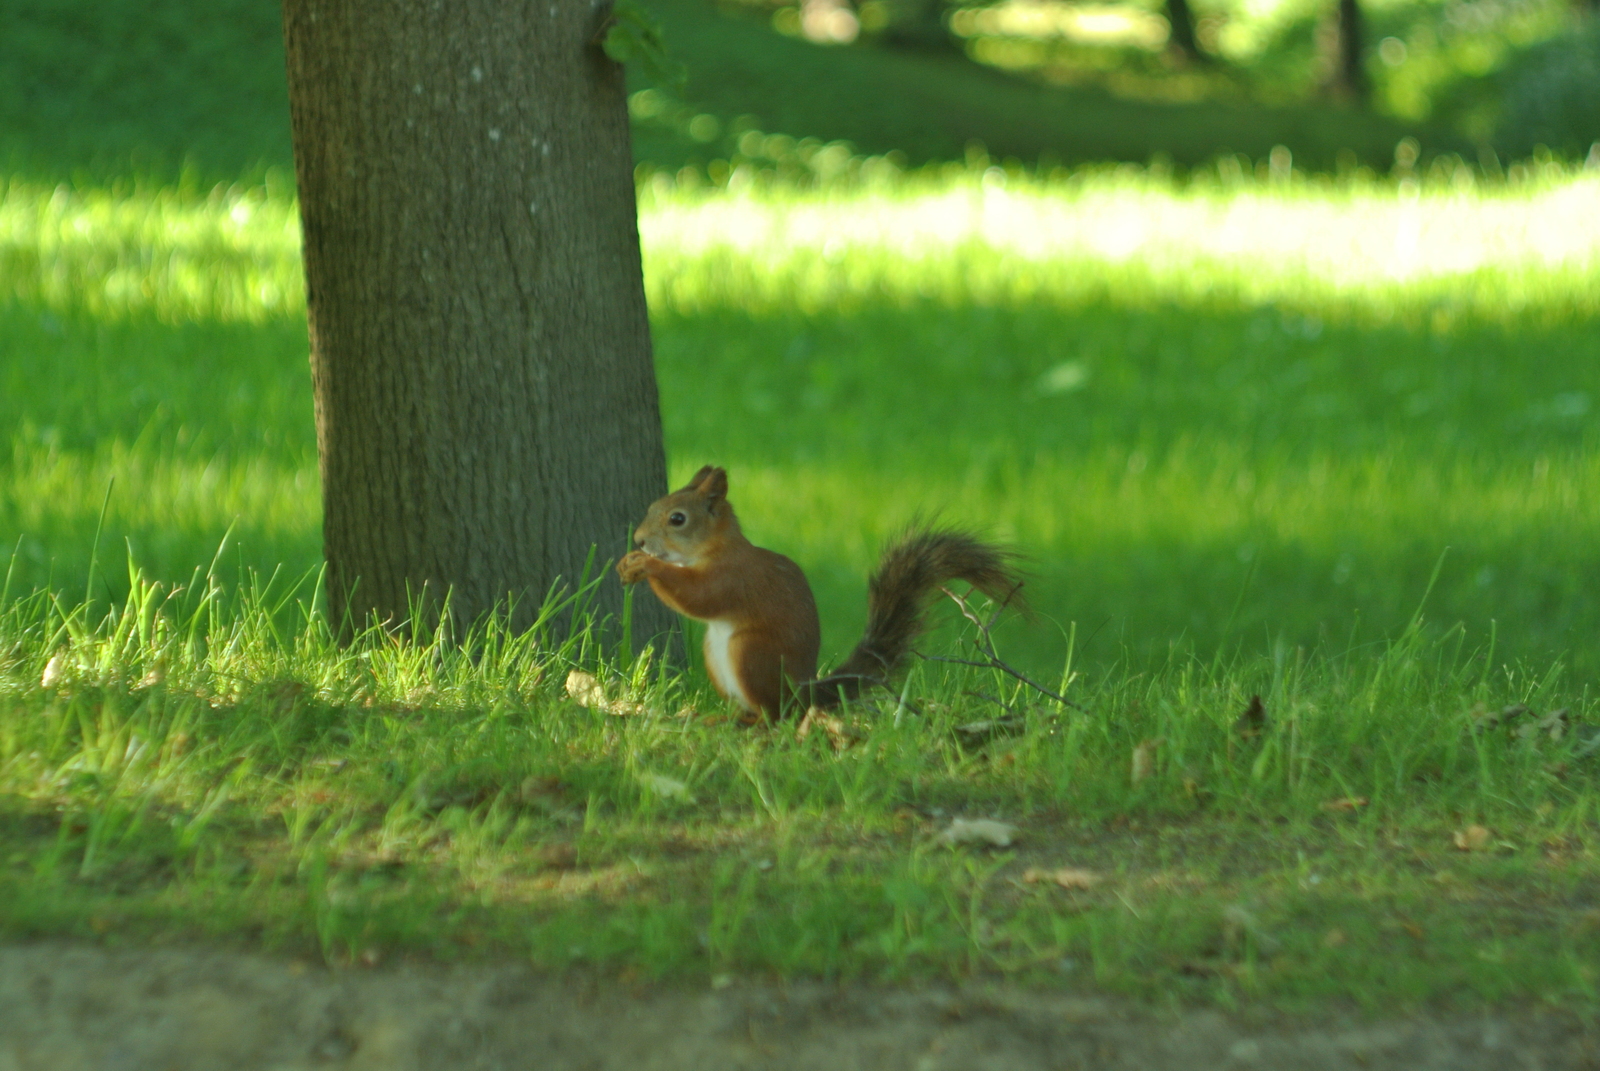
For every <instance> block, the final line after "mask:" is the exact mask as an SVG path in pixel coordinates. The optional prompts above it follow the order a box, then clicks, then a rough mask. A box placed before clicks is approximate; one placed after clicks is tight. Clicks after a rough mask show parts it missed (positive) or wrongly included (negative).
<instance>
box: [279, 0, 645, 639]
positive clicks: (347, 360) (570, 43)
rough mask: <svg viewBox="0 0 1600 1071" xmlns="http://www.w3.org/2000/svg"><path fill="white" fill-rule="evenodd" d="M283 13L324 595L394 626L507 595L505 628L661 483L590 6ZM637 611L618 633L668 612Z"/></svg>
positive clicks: (626, 172)
mask: <svg viewBox="0 0 1600 1071" xmlns="http://www.w3.org/2000/svg"><path fill="white" fill-rule="evenodd" d="M605 10H609V6H608V7H607V8H606V9H605ZM283 13H284V38H285V42H286V46H287V53H288V73H289V100H290V110H291V119H292V128H293V136H294V154H295V171H296V177H297V179H298V181H299V193H300V212H301V221H302V226H303V231H304V243H305V268H306V311H307V319H308V321H309V328H310V342H311V372H312V380H313V386H314V391H315V402H316V422H317V445H318V451H319V455H320V467H321V475H322V500H323V511H324V518H323V538H324V547H325V554H326V557H327V562H328V574H327V584H328V595H329V600H330V608H331V610H332V611H333V613H334V614H335V615H336V616H344V615H346V613H347V612H348V617H347V620H348V621H350V623H352V624H354V625H357V626H359V625H362V624H364V623H366V622H367V621H368V620H371V619H372V617H373V615H375V616H376V618H377V619H378V620H381V621H385V622H390V623H392V624H401V623H403V622H405V621H406V619H407V616H408V613H409V612H410V611H411V609H412V608H413V607H414V606H417V605H423V606H425V607H427V608H428V609H427V614H428V615H429V616H430V617H431V616H432V615H435V614H437V612H438V607H439V605H440V600H441V599H442V597H443V596H444V595H445V594H446V592H448V593H449V600H450V603H449V605H450V616H451V617H452V618H453V619H454V620H455V621H456V622H471V621H473V620H475V619H477V618H479V617H480V616H481V615H482V614H484V613H485V612H487V611H489V610H491V609H492V608H494V607H495V606H496V605H501V604H504V602H505V600H506V599H507V597H508V596H510V597H512V598H513V599H515V600H516V604H517V611H516V614H515V615H514V617H513V624H514V625H516V626H519V627H520V626H524V625H526V624H527V623H528V622H529V621H530V620H531V618H532V614H533V613H534V611H535V610H536V609H537V607H538V604H539V603H540V602H541V601H542V598H543V596H544V595H545V593H546V591H547V590H548V589H549V588H550V587H551V586H552V585H553V584H556V583H558V582H559V583H561V584H565V585H567V586H568V587H572V586H574V585H575V584H576V583H577V581H578V579H579V576H580V574H581V572H582V570H583V567H584V564H585V560H586V558H587V557H588V555H589V552H590V548H591V547H593V546H595V545H598V547H599V554H598V559H597V561H596V563H595V564H596V567H597V568H598V567H603V565H604V563H605V561H606V559H607V558H614V557H616V556H617V555H618V554H620V553H621V552H622V551H624V550H626V549H627V547H628V545H629V542H630V540H629V533H630V531H631V528H632V526H633V525H634V524H635V523H637V521H638V519H639V518H641V517H642V516H643V515H644V509H645V507H646V506H647V505H648V504H649V503H650V502H651V501H652V500H654V499H655V498H656V497H657V496H659V495H660V494H662V493H663V492H664V491H665V489H666V472H665V461H664V455H663V450H662V439H661V420H660V414H659V411H658V404H657V395H656V383H655V373H654V370H653V367H652V364H651V353H650V333H649V324H648V320H647V317H646V311H645V300H644V283H643V277H642V273H641V269H640V263H639V235H638V222H637V216H636V206H635V200H634V188H633V165H632V159H631V155H630V151H629V140H628V137H629V135H628V118H627V106H626V95H625V88H624V84H623V77H622V70H621V68H620V67H619V66H618V65H616V64H615V63H613V62H612V61H611V60H609V59H608V58H606V56H605V55H604V54H603V53H602V52H601V51H600V49H599V48H598V47H595V46H594V44H593V41H594V39H595V37H596V34H597V32H598V31H599V29H600V27H601V20H602V17H603V11H602V9H600V8H598V7H595V6H591V4H590V3H589V2H588V0H557V2H555V3H550V4H546V3H543V2H539V3H510V2H508V0H450V2H449V3H441V2H439V0H433V2H429V3H424V2H422V0H283ZM602 591H603V592H607V593H609V596H610V602H609V603H608V604H604V605H605V608H608V609H611V610H615V609H617V608H618V607H620V589H619V588H618V586H617V585H615V584H614V583H613V584H605V585H603V586H602ZM646 603H648V604H646ZM646 603H641V604H640V606H639V607H637V608H636V610H635V615H636V616H635V635H639V634H640V631H641V628H642V629H643V630H644V632H645V634H652V633H654V632H657V631H664V630H665V629H666V628H667V627H669V620H670V619H669V615H668V614H667V613H666V611H665V610H664V609H663V608H661V607H659V606H658V605H656V604H655V602H654V600H647V601H646Z"/></svg>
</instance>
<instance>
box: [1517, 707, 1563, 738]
mask: <svg viewBox="0 0 1600 1071" xmlns="http://www.w3.org/2000/svg"><path fill="white" fill-rule="evenodd" d="M1569 713H1570V712H1569V711H1568V710H1567V708H1566V707H1562V708H1561V709H1560V710H1552V711H1551V712H1550V713H1548V714H1546V715H1545V716H1544V717H1542V718H1540V719H1539V720H1538V721H1534V722H1529V723H1527V724H1525V725H1523V726H1522V727H1520V728H1519V729H1518V730H1517V736H1518V738H1520V739H1522V740H1529V739H1532V738H1534V737H1539V736H1547V737H1549V738H1550V739H1551V740H1560V739H1561V738H1562V737H1563V736H1565V735H1567V729H1568V728H1569V727H1570V726H1569V724H1568V717H1569Z"/></svg>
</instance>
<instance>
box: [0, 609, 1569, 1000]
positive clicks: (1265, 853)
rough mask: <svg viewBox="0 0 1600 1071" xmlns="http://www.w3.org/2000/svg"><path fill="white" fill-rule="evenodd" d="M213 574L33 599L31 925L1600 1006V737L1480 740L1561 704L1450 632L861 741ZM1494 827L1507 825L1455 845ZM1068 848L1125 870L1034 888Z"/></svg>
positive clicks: (882, 729) (1184, 672) (375, 954)
mask: <svg viewBox="0 0 1600 1071" xmlns="http://www.w3.org/2000/svg"><path fill="white" fill-rule="evenodd" d="M197 579H199V582H198V583H196V584H194V585H192V586H191V587H189V588H188V589H187V590H186V591H185V592H182V593H176V594H173V595H170V596H169V595H168V594H167V593H165V592H163V591H162V590H160V589H158V588H155V587H150V586H146V585H145V584H143V583H142V582H141V581H139V580H138V578H135V583H134V595H133V597H132V598H131V599H130V600H129V602H128V603H127V604H126V606H125V608H124V609H123V610H122V611H121V612H120V613H118V614H117V615H114V616H113V617H112V618H109V619H107V620H106V621H104V622H103V623H101V624H100V625H99V626H98V627H97V628H92V629H91V628H89V627H88V623H87V622H86V621H85V619H84V618H82V617H81V616H75V615H73V614H72V613H71V612H70V611H67V612H62V611H61V610H59V609H58V608H57V607H55V606H53V605H51V604H50V603H49V602H47V601H46V600H44V599H41V598H33V599H25V600H20V601H17V600H13V601H11V602H10V603H9V604H8V606H7V609H6V613H5V616H4V619H3V620H0V635H3V637H4V641H5V642H6V644H7V645H8V650H9V654H8V655H7V658H6V661H5V664H4V667H3V669H0V686H3V687H4V694H5V696H6V699H5V702H4V704H3V706H0V787H3V789H4V792H3V794H0V835H3V841H0V845H3V849H4V852H5V854H4V856H0V894H3V895H0V905H3V906H0V928H3V930H4V931H6V932H9V933H12V934H29V933H68V934H77V935H81V936H85V937H99V938H102V939H105V940H109V941H112V942H118V943H125V942H135V943H137V942H144V941H149V940H160V939H163V938H170V937H175V936H176V937H186V938H195V937H203V938H207V939H211V940H220V941H222V942H224V943H229V944H239V943H249V944H257V945H265V946H266V947H268V948H273V949H277V950H281V951H288V952H292V953H298V954H306V953H310V954H313V955H316V954H320V955H322V956H326V957H327V958H328V959H330V960H332V961H334V962H374V961H376V960H377V959H380V958H384V957H392V956H395V955H406V954H414V953H419V952H420V953H423V954H432V955H437V956H442V957H445V958H456V957H460V956H474V955H484V954H488V955H495V956H507V955H509V956H513V957H520V958H526V959H529V960H531V961H532V962H534V963H536V964H539V965H542V966H548V967H556V968H560V967H564V966H567V965H570V964H589V965H595V966H599V967H600V968H602V969H604V970H607V971H620V972H622V973H623V974H625V975H634V976H637V975H643V976H646V977H659V976H672V977H681V976H685V975H687V976H689V977H701V978H704V977H706V976H712V977H715V976H718V975H723V974H728V973H755V974H762V975H765V974H777V975H783V976H790V975H797V974H804V975H821V976H828V977H867V978H889V979H906V978H913V977H928V976H933V977H958V978H959V977H968V976H972V975H974V974H977V975H994V974H1004V975H1007V976H1011V977H1015V978H1017V979H1019V980H1023V981H1026V982H1029V983H1030V984H1042V985H1051V986H1059V985H1065V986H1069V987H1094V988H1098V989H1101V990H1109V991H1113V992H1122V993H1128V994H1133V995H1137V996H1142V997H1152V998H1157V997H1158V998H1160V999H1162V1000H1163V1001H1171V1000H1174V999H1177V1000H1204V1001H1214V1002H1220V1003H1222V1004H1225V1005H1231V1004H1234V1003H1236V1002H1238V1001H1241V1000H1246V999H1252V998H1259V997H1267V998H1270V999H1272V1000H1274V1001H1276V1002H1280V1003H1288V1004H1299V1003H1302V1002H1305V1001H1310V1000H1315V999H1320V998H1326V997H1336V998H1341V999H1345V1000H1355V1001H1357V1002H1359V1003H1361V1004H1363V1005H1365V1006H1367V1007H1371V1008H1374V1009H1376V1008H1388V1009H1392V1008H1393V1007H1395V1005H1396V1003H1397V1002H1398V1003H1402V1004H1404V1003H1409V1002H1414V1001H1418V1000H1425V999H1435V1000H1437V999H1448V1000H1453V1001H1459V1002H1466V1003H1471V1002H1474V1001H1477V1000H1483V999H1491V1000H1492V999H1503V998H1513V997H1515V998H1524V997H1534V998H1537V999H1540V1000H1545V1001H1550V1002H1555V1003H1563V1004H1579V1005H1586V1004H1589V1003H1592V1001H1593V999H1594V986H1595V982H1596V978H1597V974H1596V968H1597V962H1596V958H1595V940H1594V927H1595V925H1596V922H1595V909H1596V902H1595V897H1594V888H1595V885H1594V880H1595V877H1596V874H1595V870H1596V860H1595V854H1594V843H1595V841H1594V838H1595V820H1596V817H1597V816H1596V814H1595V805H1594V800H1595V795H1594V788H1595V783H1594V782H1595V774H1594V756H1593V755H1592V754H1591V755H1588V756H1583V755H1582V752H1583V749H1584V747H1585V746H1586V745H1585V744H1584V743H1583V742H1582V741H1585V740H1586V739H1587V734H1581V735H1580V736H1574V735H1572V734H1571V733H1569V734H1568V735H1566V737H1565V738H1564V739H1562V740H1559V741H1552V740H1549V739H1546V738H1544V737H1542V736H1534V737H1530V738H1526V739H1519V738H1518V737H1516V736H1514V735H1512V734H1510V733H1506V732H1501V731H1492V732H1485V733H1482V734H1478V735H1474V734H1472V733H1470V732H1468V731H1467V730H1468V725H1469V720H1468V718H1467V716H1466V715H1467V712H1466V711H1465V710H1464V709H1463V706H1462V704H1463V703H1466V702H1471V701H1478V702H1481V703H1485V704H1488V705H1490V706H1498V705H1499V704H1501V703H1503V702H1505V701H1507V700H1510V699H1525V700H1528V701H1529V702H1531V703H1533V704H1535V705H1536V706H1538V707H1539V708H1540V709H1541V710H1542V709H1545V708H1546V707H1547V705H1548V704H1550V703H1552V702H1554V701H1556V700H1557V698H1558V697H1560V696H1561V694H1562V689H1561V687H1560V685H1559V683H1558V682H1557V681H1556V680H1555V679H1554V678H1553V677H1548V676H1547V677H1545V678H1539V677H1536V676H1532V675H1528V674H1524V673H1520V672H1511V673H1506V672H1505V671H1503V670H1502V669H1501V668H1500V667H1498V666H1496V665H1494V664H1492V663H1487V662H1484V661H1481V660H1476V661H1475V660H1470V659H1463V657H1462V649H1461V647H1460V645H1459V644H1458V643H1454V642H1447V643H1445V644H1442V645H1441V644H1436V643H1433V642H1430V641H1428V640H1427V639H1425V638H1424V637H1423V636H1422V635H1421V634H1420V633H1419V632H1416V631H1412V632H1408V633H1407V634H1406V635H1404V636H1402V637H1400V638H1398V639H1397V641H1396V642H1395V643H1393V644H1391V645H1389V646H1387V647H1384V648H1381V649H1375V650H1367V651H1360V652H1352V653H1349V654H1345V655H1339V656H1333V657H1323V656H1320V655H1308V654H1307V653H1306V652H1304V651H1290V650H1288V649H1284V648H1280V649H1278V650H1277V651H1275V652H1274V653H1273V654H1271V655H1269V656H1267V657H1263V658H1260V659H1246V660H1238V661H1233V662H1229V663H1223V664H1215V665H1204V664H1200V663H1196V662H1191V661H1187V660H1179V661H1177V662H1175V663H1173V664H1172V665H1171V666H1169V667H1167V669H1166V670H1165V671H1164V672H1161V673H1158V674H1154V675H1151V676H1140V675H1135V676H1132V677H1130V676H1126V675H1122V674H1117V673H1105V674H1101V675H1098V676H1095V677H1090V678H1087V679H1084V678H1076V679H1075V680H1074V682H1073V684H1072V686H1071V689H1070V690H1071V694H1072V695H1073V696H1074V697H1075V699H1076V700H1077V701H1078V702H1080V703H1081V704H1082V705H1083V706H1084V707H1085V710H1084V711H1083V712H1078V711H1074V710H1069V709H1062V708H1059V707H1056V706H1055V705H1054V704H1044V705H1040V704H1036V703H1033V702H1031V701H1030V700H1029V699H1028V697H1027V696H1025V695H1014V694H1012V693H1011V692H1010V691H1009V690H1007V689H1005V686H1004V682H1002V681H995V680H991V679H987V678H988V674H985V673H981V672H974V673H971V674H968V675H966V676H960V675H957V676H949V677H941V676H939V675H937V674H929V675H920V674H919V677H918V679H917V687H916V688H915V689H914V694H916V695H918V696H919V698H924V700H926V695H933V696H945V697H951V698H952V701H951V703H950V705H949V706H943V705H939V706H935V705H930V706H929V708H928V709H927V710H926V711H925V712H924V714H923V715H922V716H907V717H905V718H903V719H897V718H894V717H889V716H879V717H874V718H870V719H868V720H867V721H866V722H864V723H863V725H864V738H863V739H862V740H861V741H860V742H859V743H857V744H856V745H855V746H854V747H851V748H849V749H847V750H845V751H843V752H840V753H835V752H834V751H833V750H832V749H831V748H830V747H829V745H828V743H827V742H826V737H825V736H824V735H823V734H821V733H818V734H816V735H814V736H812V737H810V738H809V739H807V740H804V741H797V740H796V739H795V738H794V736H793V735H792V734H791V733H789V732H754V731H750V730H748V729H744V728H741V727H739V726H737V725H736V724H734V723H733V722H731V721H730V720H728V719H726V718H723V719H709V718H704V717H699V718H685V717H683V716H682V715H681V713H677V711H678V710H679V706H680V704H681V703H682V702H683V701H684V700H685V699H689V700H691V701H698V702H701V703H702V704H704V700H705V697H704V695H703V694H693V693H691V694H688V695H686V694H685V693H684V690H683V689H684V684H683V681H682V679H681V678H675V677H671V676H667V677H663V676H662V675H660V674H659V673H658V672H656V671H655V670H653V669H652V668H651V667H650V665H649V664H643V665H639V666H636V667H634V670H633V672H632V675H631V680H632V683H631V685H629V684H626V683H624V684H623V685H621V687H623V688H626V689H627V690H628V692H629V694H631V695H632V696H634V697H636V698H638V699H640V700H642V701H643V702H644V704H645V705H646V707H647V709H648V712H647V713H644V714H640V715H635V716H631V717H614V716H608V715H606V714H602V713H599V712H595V711H590V710H585V709H583V708H580V707H577V706H575V705H574V704H572V703H571V702H568V701H564V700H562V699H561V698H560V687H561V681H562V679H563V678H564V676H565V674H566V672H567V669H568V667H569V666H571V665H573V664H576V663H587V662H588V661H589V659H588V658H587V657H586V655H585V652H584V650H583V641H584V639H585V637H584V635H583V634H581V633H580V634H577V635H575V636H567V637H563V636H560V635H554V636H551V635H543V634H537V633H536V634H534V635H531V636H524V637H515V638H514V637H508V636H506V635H504V634H503V633H499V632H497V631H495V630H493V629H491V630H489V631H488V632H487V633H480V634H479V636H478V638H477V642H476V643H475V644H473V645H472V646H473V647H474V650H473V651H471V652H468V653H463V652H462V651H461V650H460V649H459V648H454V647H449V646H444V645H434V646H425V645H424V646H402V645H396V644H394V643H391V642H389V641H388V640H387V639H386V638H385V637H383V636H382V635H381V634H372V635H368V636H365V637H362V638H361V639H359V640H358V641H357V642H356V643H355V644H353V645H352V646H350V647H346V648H340V647H338V646H337V645H336V644H335V643H334V642H333V639H332V637H331V635H330V632H329V630H328V628H327V627H326V624H325V623H324V622H323V621H321V620H320V619H317V618H316V617H315V616H311V617H309V618H302V620H301V621H300V622H299V624H298V625H297V626H295V627H293V628H288V629H285V628H282V627H281V626H280V625H279V624H278V622H277V619H276V618H275V617H274V615H273V613H272V612H271V610H272V607H273V605H274V604H275V603H277V602H279V601H281V600H282V599H284V598H285V597H288V596H290V595H292V594H293V592H292V589H289V588H279V589H278V590H276V591H273V590H271V589H268V590H266V591H262V590H259V589H258V590H256V591H253V592H249V593H246V594H245V595H243V596H235V597H229V596H227V595H225V594H223V593H221V592H219V591H217V590H216V589H215V588H214V587H212V586H210V585H209V584H207V583H206V582H205V581H204V579H203V578H197ZM593 653H594V652H589V654H591V655H592V654H593ZM47 657H48V664H47ZM42 676H43V677H49V683H48V684H43V685H41V683H40V681H41V677H42ZM989 689H994V690H998V691H1000V692H1001V693H1002V694H1003V695H1004V696H1005V697H1006V698H1008V699H1010V700H1013V701H1015V702H1016V703H1019V704H1021V705H1022V707H1023V709H1024V710H1025V711H1026V713H1025V716H1024V721H1025V723H1026V724H1025V728H1023V729H1022V730H1021V731H1020V733H1019V734H1018V735H1015V736H1012V737H1002V738H1000V739H999V740H998V741H995V742H992V743H990V744H989V745H987V746H986V747H983V748H970V747H966V748H964V747H963V746H962V745H961V744H960V742H959V741H958V740H957V739H956V737H955V736H954V734H952V731H951V730H952V728H953V727H954V726H955V725H957V724H960V723H961V722H962V721H964V720H966V719H968V718H972V717H974V716H979V715H987V714H989V713H991V712H992V707H991V706H990V704H989V703H988V702H987V701H985V700H974V699H969V698H965V696H966V695H968V694H969V693H971V692H975V691H978V690H989ZM1251 691H1258V692H1259V693H1260V694H1262V695H1263V696H1265V698H1266V702H1267V707H1268V710H1269V712H1270V717H1271V723H1270V725H1269V727H1268V728H1267V730H1266V732H1265V733H1264V734H1263V735H1262V736H1261V737H1260V738H1259V739H1256V740H1250V739H1246V738H1244V737H1241V736H1239V735H1238V734H1235V733H1233V732H1232V731H1231V730H1230V724H1231V722H1232V721H1233V719H1234V717H1235V716H1236V714H1237V713H1238V711H1239V710H1241V709H1242V707H1243V706H1244V703H1245V698H1246V693H1248V692H1251ZM925 693H926V694H925ZM891 706H892V703H891ZM1592 713H1593V711H1592V704H1586V705H1585V706H1584V707H1583V708H1581V709H1580V710H1579V711H1578V714H1579V715H1580V716H1581V715H1583V714H1592ZM1152 739H1156V740H1160V741H1161V744H1160V746H1159V748H1158V749H1156V751H1155V753H1154V754H1155V761H1154V762H1153V764H1152V767H1151V773H1150V775H1149V776H1148V777H1146V778H1144V779H1143V780H1141V781H1139V782H1137V783H1131V782H1130V776H1129V756H1130V754H1131V753H1132V751H1133V749H1134V748H1135V747H1136V746H1138V745H1139V744H1140V743H1141V742H1144V741H1149V740H1152ZM1356 796H1360V797H1363V798H1364V799H1365V800H1366V801H1367V802H1366V803H1365V805H1364V806H1360V807H1356V808H1354V809H1353V810H1340V809H1338V808H1337V807H1334V808H1329V807H1326V806H1324V805H1326V804H1330V803H1334V802H1335V801H1339V800H1346V799H1350V798H1353V797H1356ZM953 814H966V815H992V816H1000V817H1003V818H1006V819H1008V820H1010V821H1012V822H1014V823H1016V824H1017V825H1018V826H1020V828H1021V830H1022V839H1021V841H1020V843H1019V845H1018V846H1017V847H1016V848H1014V849H1012V850H1008V851H1005V852H999V853H984V852H979V851H974V850H970V849H951V848H949V847H946V846H943V845H941V844H939V843H937V842H936V840H935V839H934V834H935V833H936V831H938V830H939V829H940V828H942V827H943V826H944V825H945V824H946V822H947V820H948V817H949V816H950V815H953ZM1479 823H1481V824H1483V825H1484V826H1485V827H1486V828H1487V829H1488V830H1489V831H1490V832H1489V834H1488V835H1487V840H1486V842H1485V844H1484V845H1483V849H1482V850H1478V851H1470V852H1469V851H1462V850H1459V849H1457V848H1456V847H1455V846H1454V838H1455V835H1456V834H1457V833H1458V832H1460V831H1463V830H1464V829H1466V828H1467V827H1469V826H1470V825H1474V824H1479ZM1061 865H1072V866H1077V867H1086V868H1089V869H1091V870H1093V871H1094V872H1095V873H1096V874H1098V875H1099V876H1100V877H1101V879H1102V880H1101V882H1100V883H1099V884H1096V885H1094V886H1093V887H1092V888H1089V889H1087V890H1076V891H1069V890H1066V889H1061V888H1056V887H1054V886H1052V885H1050V884H1049V883H1048V882H1045V883H1039V882H1034V883H1029V882H1028V881H1026V880H1025V875H1026V873H1027V869H1029V868H1042V869H1052V868H1055V867H1058V866H1061Z"/></svg>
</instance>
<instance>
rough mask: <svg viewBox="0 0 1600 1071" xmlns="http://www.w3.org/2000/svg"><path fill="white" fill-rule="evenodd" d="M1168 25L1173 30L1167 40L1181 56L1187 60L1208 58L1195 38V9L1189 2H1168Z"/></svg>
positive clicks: (1182, 0) (1187, 0)
mask: <svg viewBox="0 0 1600 1071" xmlns="http://www.w3.org/2000/svg"><path fill="white" fill-rule="evenodd" d="M1167 25H1169V26H1170V27H1171V28H1172V33H1171V36H1170V37H1168V39H1167V40H1168V42H1169V43H1170V44H1171V46H1172V48H1173V49H1174V50H1175V51H1177V53H1178V54H1179V55H1181V56H1182V57H1183V58H1184V59H1187V60H1204V59H1205V58H1206V57H1205V54H1204V53H1202V52H1201V51H1200V42H1199V41H1198V40H1197V39H1196V37H1195V32H1194V9H1193V8H1191V7H1190V6H1189V0H1167Z"/></svg>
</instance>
